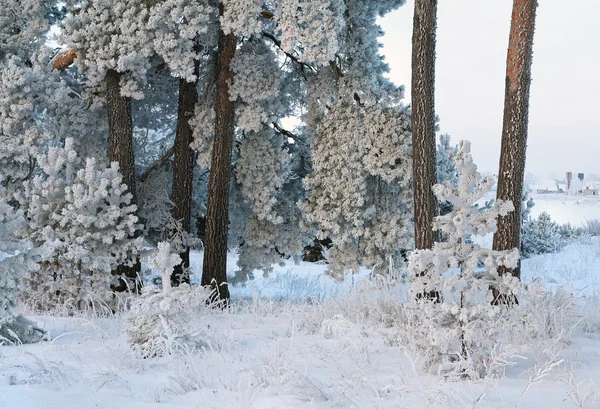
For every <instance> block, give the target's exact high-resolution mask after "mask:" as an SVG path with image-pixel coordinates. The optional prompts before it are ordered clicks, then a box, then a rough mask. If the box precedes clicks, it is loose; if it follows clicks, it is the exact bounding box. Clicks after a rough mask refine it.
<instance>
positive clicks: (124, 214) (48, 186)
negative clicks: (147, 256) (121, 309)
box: [18, 138, 142, 308]
mask: <svg viewBox="0 0 600 409" xmlns="http://www.w3.org/2000/svg"><path fill="white" fill-rule="evenodd" d="M73 144H74V142H73V140H72V139H70V138H68V139H67V140H66V141H65V145H64V147H54V148H50V149H49V150H48V152H47V153H46V154H42V155H38V157H37V161H38V165H39V168H40V173H39V174H38V175H36V176H35V177H34V178H33V179H32V180H30V181H28V182H26V183H25V185H24V189H23V192H22V193H21V194H19V195H18V200H19V202H20V204H21V207H22V208H23V209H24V211H25V215H26V217H27V220H28V223H27V225H26V226H25V228H24V229H23V231H22V234H23V237H27V238H28V239H30V240H31V241H32V242H33V243H34V245H35V246H38V247H39V246H42V245H45V246H46V247H48V248H49V250H48V251H47V252H46V253H45V254H44V255H43V256H42V257H41V259H40V265H41V269H40V270H39V271H38V272H35V273H33V274H31V275H30V277H29V278H28V280H26V284H25V285H24V288H25V297H27V298H28V299H29V301H30V302H32V304H34V306H35V307H36V308H45V307H53V306H56V305H57V304H58V305H63V306H64V305H65V303H66V304H68V305H69V306H70V307H72V308H81V307H83V306H85V305H86V304H88V303H89V302H91V301H94V300H95V299H96V300H97V298H96V297H97V296H100V299H101V300H103V301H107V300H108V299H110V298H109V297H110V294H109V291H108V289H109V284H110V281H111V279H112V278H113V277H112V276H111V271H112V270H113V268H115V267H116V266H118V265H120V264H122V263H132V260H133V259H134V258H135V256H136V255H137V254H138V253H139V251H140V249H141V245H142V238H141V237H138V238H136V237H135V236H136V232H137V231H138V230H139V229H140V226H139V224H138V219H137V216H135V209H136V207H135V205H130V201H131V194H130V193H128V192H127V186H126V185H125V184H123V183H122V176H121V174H120V173H119V167H118V164H117V163H113V164H111V166H110V167H109V168H104V169H103V168H100V167H99V166H98V165H97V164H96V161H95V160H94V159H89V158H88V159H86V161H85V164H82V163H81V160H80V159H79V157H78V156H77V153H76V152H75V150H74V149H73ZM92 290H93V291H92ZM96 291H97V292H96ZM93 292H96V293H95V294H92V293H93ZM90 297H91V298H90Z"/></svg>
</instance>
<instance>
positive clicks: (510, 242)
mask: <svg viewBox="0 0 600 409" xmlns="http://www.w3.org/2000/svg"><path fill="white" fill-rule="evenodd" d="M536 8H537V0H514V2H513V11H512V20H511V28H510V38H509V44H508V55H507V58H506V88H505V96H504V122H503V126H502V148H501V153H500V169H499V172H498V192H497V195H496V198H497V199H502V200H510V201H512V203H513V205H514V207H515V210H514V211H513V212H510V213H509V214H507V215H506V216H500V217H499V218H498V230H497V231H496V233H495V234H494V243H493V249H494V250H510V249H513V248H519V246H520V241H521V239H520V234H521V195H522V193H523V178H524V174H525V152H526V148H527V124H528V119H529V118H528V117H529V88H530V83H531V63H532V59H533V34H534V30H535V12H536ZM498 273H499V274H500V275H503V274H507V273H508V274H512V275H514V276H515V277H518V278H521V271H520V263H519V266H517V267H516V268H514V269H508V268H506V267H500V268H499V269H498ZM498 296H499V294H498V291H497V290H494V299H498Z"/></svg>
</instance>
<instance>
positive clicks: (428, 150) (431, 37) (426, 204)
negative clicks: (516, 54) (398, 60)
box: [411, 0, 439, 300]
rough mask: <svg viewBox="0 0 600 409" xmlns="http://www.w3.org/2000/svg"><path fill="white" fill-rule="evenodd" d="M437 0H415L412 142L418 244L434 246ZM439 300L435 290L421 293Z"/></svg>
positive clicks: (416, 245)
mask: <svg viewBox="0 0 600 409" xmlns="http://www.w3.org/2000/svg"><path fill="white" fill-rule="evenodd" d="M436 20H437V0H415V11H414V18H413V38H412V47H413V48H412V85H411V95H412V143H413V189H414V212H415V247H416V248H417V249H431V248H432V247H433V242H434V238H435V236H434V232H433V218H434V217H435V216H436V212H437V200H436V198H435V196H434V194H433V190H432V187H433V185H434V184H435V183H436V181H437V179H436V175H435V161H436V143H435V108H434V107H435V104H434V103H435V31H436ZM420 296H421V297H422V296H425V297H427V298H433V299H436V300H437V299H439V293H438V292H437V291H432V292H431V293H429V294H421V295H420Z"/></svg>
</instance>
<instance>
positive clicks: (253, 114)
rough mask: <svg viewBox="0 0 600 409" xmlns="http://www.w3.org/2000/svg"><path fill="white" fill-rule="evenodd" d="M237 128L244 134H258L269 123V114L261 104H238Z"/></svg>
mask: <svg viewBox="0 0 600 409" xmlns="http://www.w3.org/2000/svg"><path fill="white" fill-rule="evenodd" d="M236 111H237V112H236V114H237V115H236V116H237V118H236V119H237V126H238V128H240V129H241V130H244V131H246V132H259V131H260V130H261V129H263V128H264V127H265V125H264V124H266V123H268V122H269V116H270V115H269V112H267V111H266V110H265V107H264V105H263V104H256V103H250V104H240V105H239V106H238V108H237V109H236Z"/></svg>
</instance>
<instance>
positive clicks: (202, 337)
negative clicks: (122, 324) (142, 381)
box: [125, 280, 210, 357]
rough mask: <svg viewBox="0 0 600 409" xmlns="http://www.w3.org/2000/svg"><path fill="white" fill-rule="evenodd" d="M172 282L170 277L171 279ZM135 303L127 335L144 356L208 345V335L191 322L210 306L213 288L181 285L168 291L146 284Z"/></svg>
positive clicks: (129, 318) (126, 329)
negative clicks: (207, 304) (209, 299)
mask: <svg viewBox="0 0 600 409" xmlns="http://www.w3.org/2000/svg"><path fill="white" fill-rule="evenodd" d="M167 281H169V280H167ZM142 291H143V292H142V295H141V297H139V298H138V299H137V300H136V301H135V302H134V304H133V305H132V306H131V315H130V316H129V317H128V319H127V324H128V325H127V327H126V328H125V334H126V335H127V339H128V341H129V343H130V345H131V346H132V347H133V349H134V350H137V351H139V353H140V355H142V356H144V357H151V356H161V355H168V354H174V353H177V352H188V353H189V352H190V349H191V350H193V349H199V348H204V347H207V346H208V334H206V333H205V332H204V331H203V330H202V329H200V328H195V327H193V326H192V325H191V324H190V323H191V322H194V319H197V318H198V314H199V313H200V312H201V311H202V310H203V309H206V301H207V299H208V295H209V293H210V290H206V289H204V288H203V287H190V286H189V285H187V284H181V285H179V286H178V287H176V288H172V289H170V290H168V291H165V290H162V291H161V290H160V289H159V288H157V287H156V286H150V287H145V288H144V289H143V290H142Z"/></svg>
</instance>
